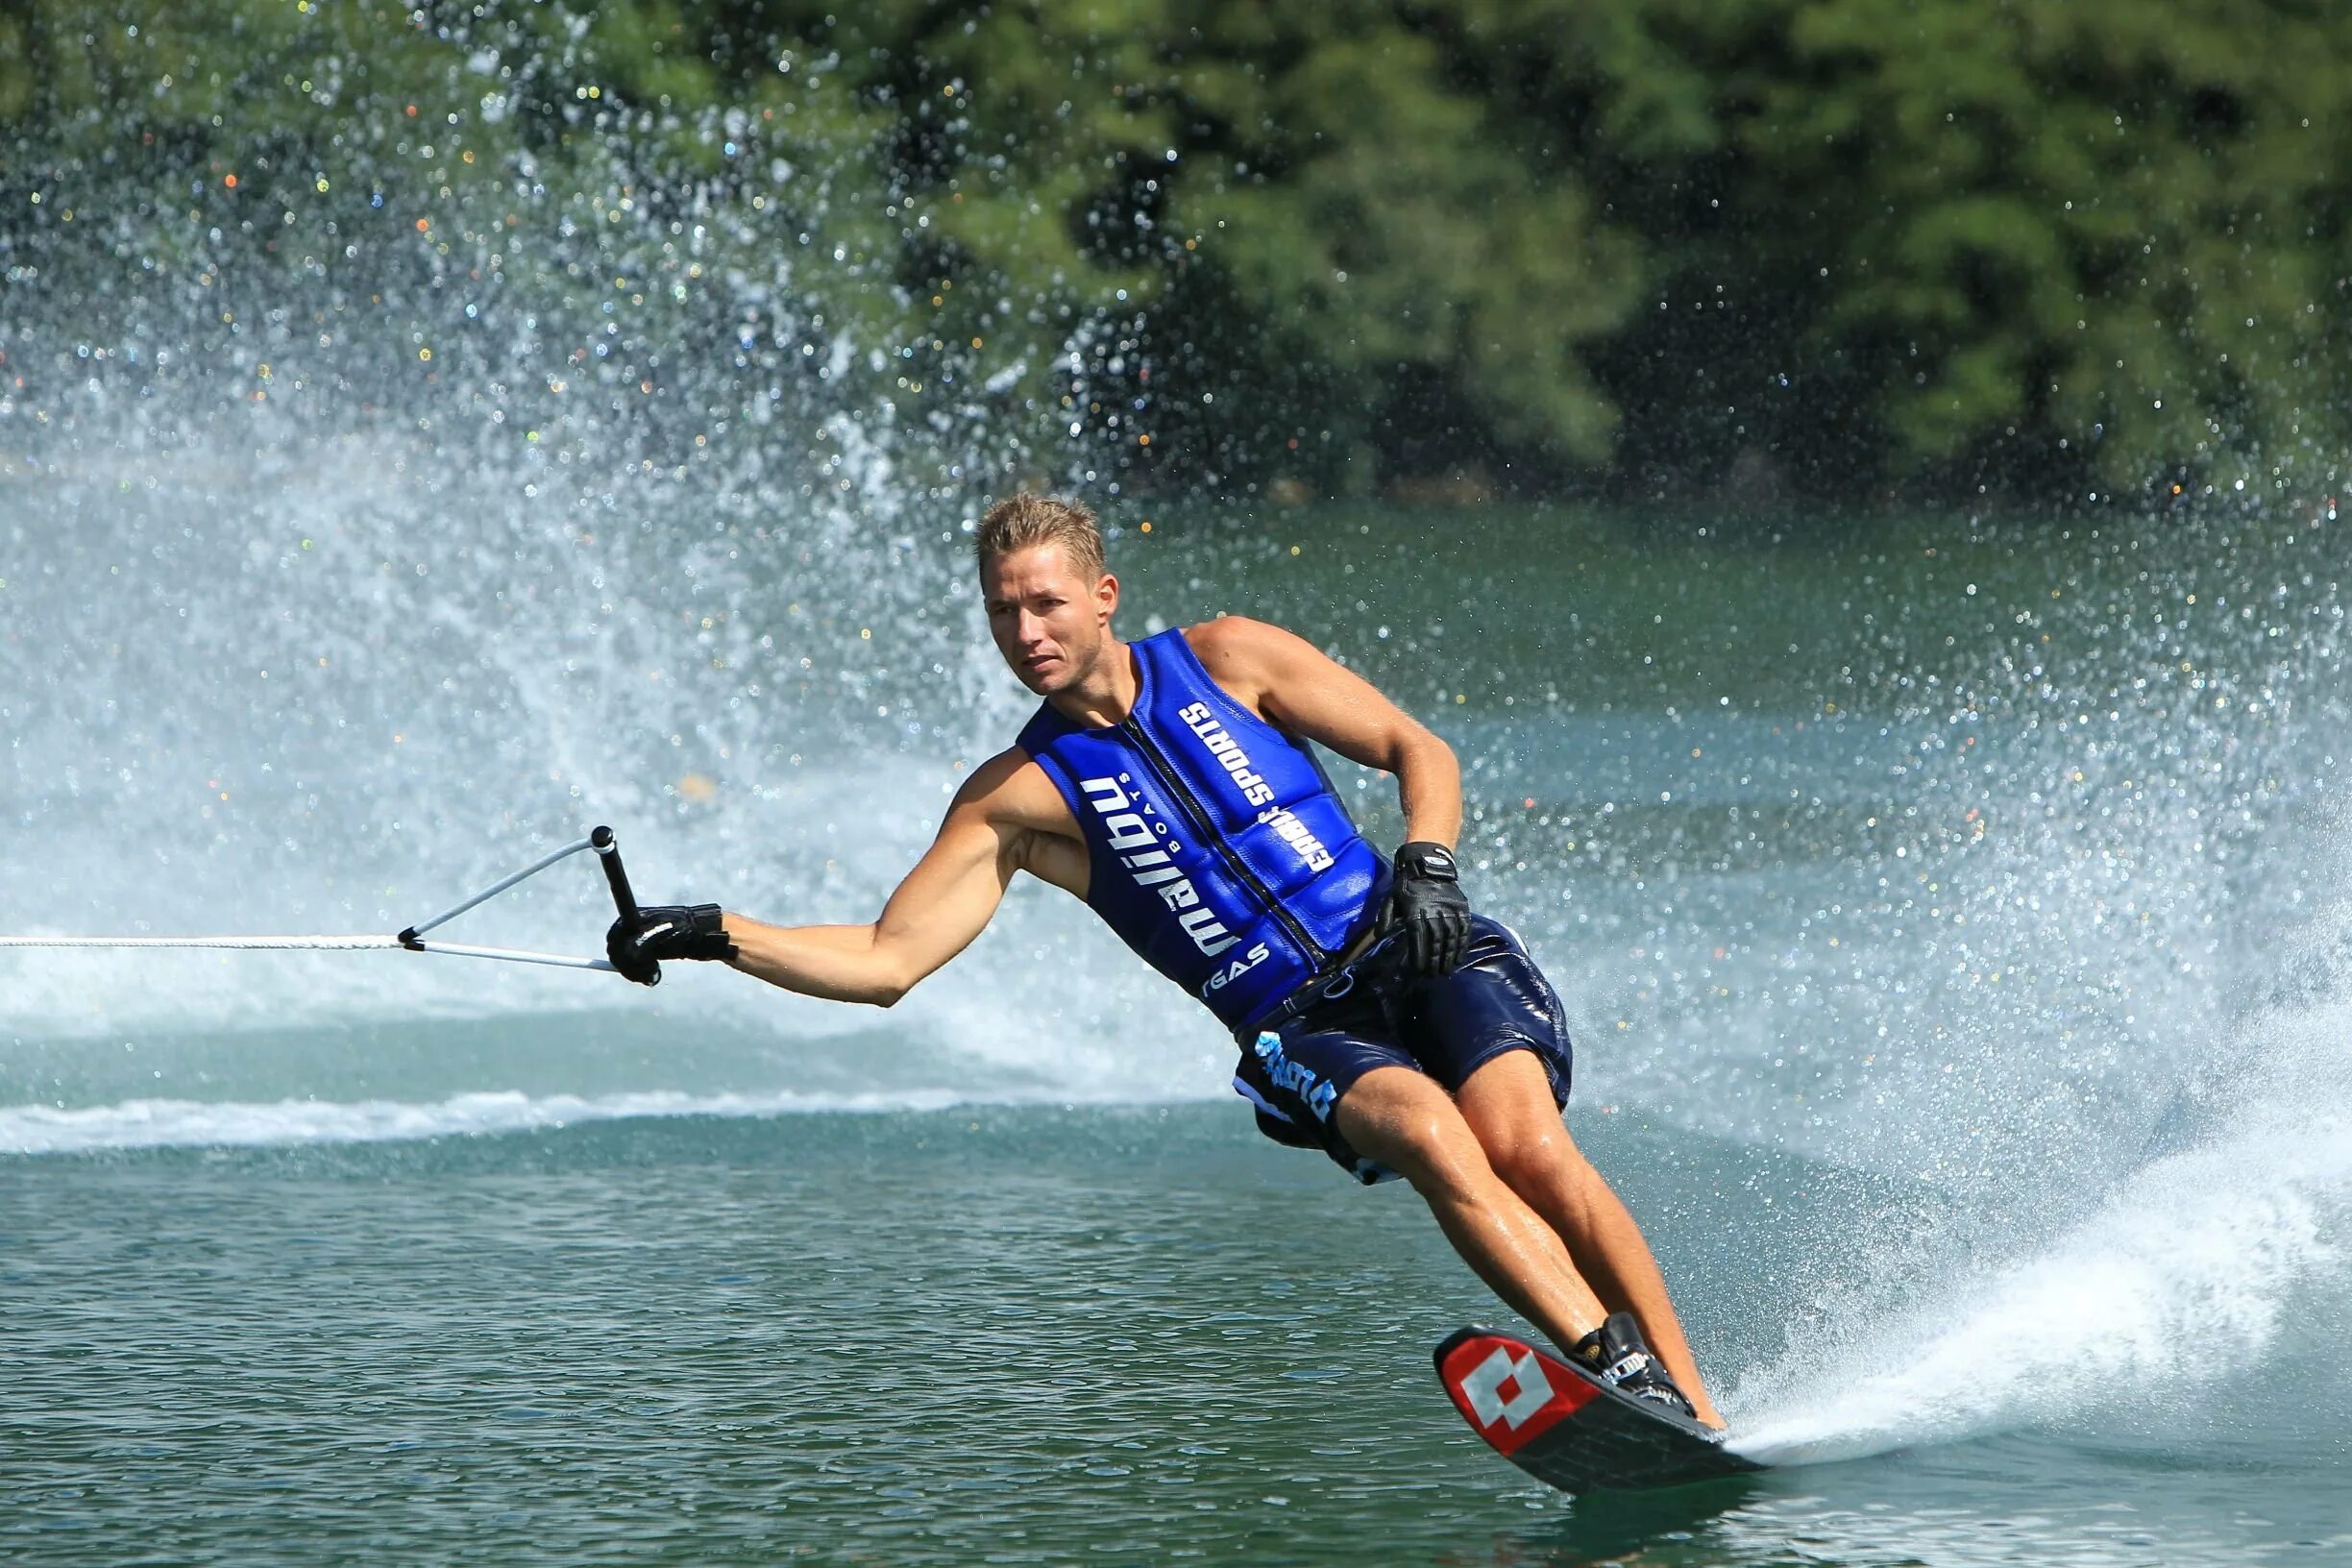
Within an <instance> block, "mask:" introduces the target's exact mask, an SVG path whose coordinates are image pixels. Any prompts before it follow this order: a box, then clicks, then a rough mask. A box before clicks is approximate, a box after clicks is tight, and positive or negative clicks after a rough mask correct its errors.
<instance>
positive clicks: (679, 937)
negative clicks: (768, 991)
mask: <svg viewBox="0 0 2352 1568" xmlns="http://www.w3.org/2000/svg"><path fill="white" fill-rule="evenodd" d="M723 919H724V914H723V911H722V910H721V909H720V908H719V906H718V905H717V904H658V905H655V906H654V907H653V908H650V909H641V910H639V911H638V912H637V918H636V919H634V920H630V919H618V920H615V921H613V923H612V929H611V930H609V931H607V932H605V933H604V956H605V957H606V958H609V959H610V960H612V967H613V968H616V969H619V970H620V971H621V974H622V976H623V978H625V979H629V980H634V981H636V982H637V983H638V984H639V985H641V986H651V985H658V984H660V983H661V968H660V965H661V961H662V960H663V959H665V958H696V959H715V960H719V961H721V962H724V961H725V960H727V959H731V958H733V957H734V956H735V943H734V942H733V940H732V939H730V938H729V937H728V936H727V934H726V927H725V925H724V924H723V923H722V922H723Z"/></svg>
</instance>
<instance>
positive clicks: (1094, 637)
mask: <svg viewBox="0 0 2352 1568" xmlns="http://www.w3.org/2000/svg"><path fill="white" fill-rule="evenodd" d="M980 592H981V595H982V597H983V599H984V600H986V602H987V604H988V619H989V634H990V635H991V636H992V637H994V638H995V639H996V651H997V652H999V653H1002V654H1003V655H1004V658H1005V663H1007V664H1009V665H1011V666H1012V667H1013V673H1014V674H1016V675H1018V676H1019V677H1020V683H1021V684H1022V685H1023V686H1026V687H1028V688H1029V689H1030V690H1031V691H1033V692H1035V693H1037V694H1038V696H1040V697H1051V696H1053V695H1054V694H1055V693H1056V692H1066V691H1068V690H1069V689H1071V688H1072V687H1074V686H1076V685H1078V684H1080V683H1081V682H1082V681H1084V680H1085V679H1086V678H1087V677H1088V676H1089V675H1090V674H1093V673H1094V669H1095V666H1096V665H1097V664H1098V663H1099V662H1100V660H1101V658H1102V654H1103V649H1104V646H1105V645H1106V644H1108V643H1109V642H1110V640H1111V612H1112V611H1113V610H1114V609H1116V608H1117V607H1118V579H1117V578H1116V577H1115V576H1111V574H1109V573H1108V572H1106V573H1104V574H1103V575H1102V576H1100V577H1098V578H1096V579H1095V580H1094V581H1092V582H1089V581H1088V580H1087V579H1086V577H1085V576H1084V575H1082V574H1081V573H1080V572H1079V570H1078V569H1077V568H1076V567H1075V566H1073V565H1071V564H1070V558H1069V552H1068V551H1066V550H1064V549H1063V548H1062V547H1061V546H1060V545H1051V544H1048V545H1033V546H1031V547H1030V548H1029V549H1027V550H1017V551H1011V552H1009V553H1007V554H1003V555H992V556H990V557H989V558H988V559H987V560H986V561H983V562H982V563H981V565H980Z"/></svg>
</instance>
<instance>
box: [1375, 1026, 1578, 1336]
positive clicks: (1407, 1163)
mask: <svg viewBox="0 0 2352 1568" xmlns="http://www.w3.org/2000/svg"><path fill="white" fill-rule="evenodd" d="M1544 1103H1545V1104H1546V1105H1549V1104H1550V1103H1551V1101H1550V1100H1549V1099H1547V1100H1546V1101H1545V1102H1544ZM1334 1115H1336V1116H1337V1117H1338V1118H1339V1121H1338V1126H1339V1132H1340V1135H1341V1136H1342V1137H1344V1138H1345V1139H1347V1140H1348V1142H1350V1143H1351V1144H1353V1145H1355V1148H1356V1152H1357V1153H1359V1154H1361V1155H1364V1156H1365V1157H1367V1158H1369V1159H1373V1160H1377V1161H1379V1162H1380V1163H1381V1164H1384V1165H1386V1166H1387V1167H1388V1168H1389V1169H1390V1170H1393V1171H1395V1172H1396V1173H1397V1174H1398V1175H1400V1176H1402V1177H1404V1178H1405V1179H1406V1180H1407V1181H1409V1182H1410V1183H1411V1184H1412V1185H1413V1189H1414V1190H1415V1191H1417V1192H1419V1193H1420V1194H1421V1196H1422V1197H1423V1199H1425V1200H1426V1201H1427V1202H1428V1204H1429V1206H1430V1213H1433V1214H1434V1215H1435V1216H1436V1218H1437V1225H1438V1228H1439V1229H1441V1230H1442V1231H1444V1232H1445V1236H1446V1239H1447V1240H1449V1241H1451V1242H1453V1243H1454V1250H1455V1251H1456V1252H1458V1253H1460V1254H1461V1256H1462V1261H1463V1262H1466V1263H1468V1264H1469V1265H1470V1266H1471V1268H1472V1269H1473V1270H1475V1271H1476V1272H1477V1274H1478V1276H1479V1278H1480V1279H1482V1280H1484V1281H1485V1282H1486V1284H1487V1285H1488V1286H1489V1287H1491V1288H1492V1289H1493V1291H1494V1293H1495V1294H1496V1295H1498V1296H1501V1297H1502V1298H1503V1300H1504V1302H1505V1303H1506V1304H1507V1306H1509V1307H1510V1308H1511V1309H1512V1310H1513V1311H1516V1312H1518V1313H1519V1314H1520V1315H1521V1316H1523V1317H1525V1318H1526V1319H1528V1321H1530V1322H1531V1323H1533V1324H1534V1325H1535V1326H1536V1327H1537V1328H1539V1329H1541V1330H1543V1332H1544V1333H1546V1334H1548V1335H1551V1336H1552V1338H1553V1340H1554V1342H1555V1343H1556V1344H1560V1345H1563V1346H1565V1345H1573V1344H1575V1343H1576V1342H1577V1341H1578V1340H1579V1339H1580V1338H1582V1337H1583V1336H1584V1335H1588V1334H1590V1333H1591V1332H1592V1331H1593V1330H1595V1329H1597V1328H1599V1327H1600V1326H1601V1320H1602V1318H1603V1317H1604V1316H1605V1315H1606V1314H1605V1312H1604V1311H1602V1309H1601V1303H1600V1301H1599V1299H1598V1298H1597V1297H1595V1296H1594V1294H1593V1292H1592V1289H1591V1287H1590V1286H1587V1285H1586V1284H1585V1283H1584V1281H1583V1280H1582V1279H1581V1278H1580V1276H1579V1275H1578V1273H1577V1271H1576V1265H1575V1264H1574V1263H1572V1262H1569V1259H1568V1249H1567V1248H1566V1247H1564V1246H1562V1245H1561V1244H1560V1238H1559V1237H1558V1235H1557V1234H1556V1232H1555V1231H1554V1230H1553V1228H1552V1227H1551V1226H1550V1225H1548V1224H1546V1223H1545V1222H1544V1220H1543V1218H1542V1217H1541V1216H1540V1215H1538V1214H1537V1213H1535V1211H1533V1210H1532V1209H1530V1208H1529V1207H1528V1206H1527V1204H1526V1203H1525V1202H1523V1201H1522V1200H1521V1199H1520V1198H1519V1196H1518V1195H1517V1194H1516V1193H1514V1192H1512V1190H1511V1189H1510V1188H1509V1187H1508V1186H1507V1185H1505V1183H1504V1182H1503V1180H1502V1178H1500V1177H1498V1176H1497V1175H1496V1174H1495V1172H1494V1167H1493V1166H1492V1165H1490V1164H1487V1161H1486V1155H1485V1151H1484V1150H1482V1148H1481V1147H1480V1146H1479V1140H1478V1139H1477V1137H1476V1136H1475V1135H1474V1134H1473V1133H1472V1132H1471V1131H1470V1125H1469V1123H1467V1122H1465V1121H1464V1120H1463V1119H1462V1115H1461V1112H1460V1111H1459V1110H1458V1108H1457V1107H1456V1106H1455V1104H1454V1100H1453V1097H1452V1096H1451V1095H1449V1094H1447V1093H1446V1091H1445V1090H1443V1089H1440V1088H1439V1087H1438V1086H1437V1084H1436V1083H1435V1082H1434V1081H1433V1080H1432V1079H1429V1078H1427V1077H1424V1076H1423V1075H1422V1074H1420V1073H1418V1072H1415V1071H1413V1070H1412V1069H1411V1068H1409V1067H1375V1068H1373V1069H1372V1070H1371V1071H1370V1072H1367V1073H1365V1074H1364V1075H1363V1076H1362V1077H1361V1078H1359V1079H1357V1080H1356V1082H1355V1083H1354V1084H1353V1085H1352V1086H1351V1087H1350V1088H1349V1090H1348V1091H1347V1093H1346V1094H1345V1095H1344V1096H1343V1097H1342V1098H1341V1099H1340V1101H1339V1105H1338V1109H1337V1110H1336V1111H1335V1113H1334Z"/></svg>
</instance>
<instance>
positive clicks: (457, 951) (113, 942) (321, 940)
mask: <svg viewBox="0 0 2352 1568" xmlns="http://www.w3.org/2000/svg"><path fill="white" fill-rule="evenodd" d="M583 849H594V850H595V851H596V852H597V855H598V856H599V858H600V861H601V863H602V865H603V869H604V878H605V881H606V882H608V883H609V884H610V885H611V887H612V893H613V902H614V904H615V905H616V906H617V907H618V908H619V909H620V911H621V913H622V914H623V915H624V916H625V917H628V918H630V919H634V918H635V916H636V914H637V900H636V898H635V897H634V896H633V895H632V894H630V893H629V886H628V876H627V873H626V872H625V871H623V870H622V869H621V847H620V845H619V844H618V843H616V842H615V840H614V838H613V831H612V829H611V828H609V827H600V828H598V829H596V830H595V831H594V832H592V833H590V834H589V835H588V836H587V837H586V838H584V839H580V840H578V841H576V842H575V843H572V844H567V845H564V846H563V847H562V848H560V849H557V850H555V851H553V852H552V853H551V854H547V855H543V856H541V857H540V858H539V859H537V860H535V861H533V862H531V863H530V864H529V865H528V866H526V867H524V868H523V869H522V870H519V871H517V872H515V873H514V874H513V875H511V876H503V877H501V878H499V880H497V881H496V882H493V883H491V884H490V885H489V886H488V887H486V888H484V889H482V890H481V892H479V893H478V894H474V896H472V897H471V898H468V899H466V900H465V901H464V902H463V903H459V904H453V905H452V906H451V907H450V908H448V909H445V910H443V911H442V912H441V913H440V914H438V915H435V916H434V917H433V918H432V919H429V920H419V921H418V922H417V923H416V924H414V925H412V926H410V927H408V928H407V929H406V930H405V931H403V932H401V933H399V934H398V935H397V936H389V937H377V936H350V937H0V947H210V948H265V949H271V950H278V951H296V952H324V953H340V952H357V951H365V950H368V949H373V948H382V947H391V948H399V949H402V950H404V951H407V952H411V953H447V954H449V955H451V956H453V957H456V958H495V959H501V960H503V961H504V962H506V963H509V964H551V965H553V966H555V967H556V968H565V969H604V970H606V971H610V970H611V969H612V964H611V962H610V961H609V960H606V959H601V958H567V957H565V956H563V955H562V954H560V953H533V952H526V951H524V950H523V949H521V948H517V947H476V946H472V945H470V944H468V943H457V942H427V941H426V940H425V933H426V932H428V931H430V930H431V929H433V927H435V926H437V925H444V924H447V923H448V922H449V921H451V920H453V919H456V918H457V917H458V916H460V915H463V914H464V913H465V912H466V911H467V910H469V909H472V908H473V907H474V906H475V905H477V904H479V903H483V902H486V901H487V900H489V899H492V898H495V897H497V896H498V895H499V894H502V893H504V892H505V891H506V890H507V889H508V888H511V887H513V886H514V885H515V884H516V883H518V882H521V881H524V880H526V879H527V878H529V877H534V876H537V875H538V874H539V873H540V872H541V871H544V870H547V869H548V868H549V867H551V866H553V865H555V864H556V863H557V862H559V861H564V860H569V859H570V858H571V857H572V856H574V855H576V854H578V853H579V852H580V851H581V850H583Z"/></svg>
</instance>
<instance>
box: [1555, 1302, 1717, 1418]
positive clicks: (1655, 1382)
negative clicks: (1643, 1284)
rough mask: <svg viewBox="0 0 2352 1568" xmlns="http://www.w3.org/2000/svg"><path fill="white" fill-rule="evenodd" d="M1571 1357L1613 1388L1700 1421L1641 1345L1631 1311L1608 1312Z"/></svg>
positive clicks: (1583, 1339)
mask: <svg viewBox="0 0 2352 1568" xmlns="http://www.w3.org/2000/svg"><path fill="white" fill-rule="evenodd" d="M1568 1354H1569V1355H1570V1356H1572V1357H1574V1358H1575V1359H1576V1360H1578V1361H1580V1362H1581V1363H1582V1364H1584V1365H1585V1366H1587V1367H1590V1368H1591V1369H1592V1370H1593V1371H1594V1372H1595V1373H1596V1374H1598V1375H1599V1377H1600V1379H1601V1381H1602V1382H1603V1383H1605V1384H1608V1385H1609V1386H1610V1387H1612V1388H1617V1389H1622V1390H1623V1391H1625V1392H1626V1393H1629V1394H1631V1395H1632V1396H1633V1397H1634V1398H1635V1399H1646V1400H1649V1401H1651V1402H1652V1403H1654V1404H1656V1405H1659V1406H1661V1407H1663V1408H1664V1409H1670V1410H1672V1411H1674V1412H1675V1414H1677V1415H1678V1416H1681V1417H1683V1418H1684V1419H1685V1420H1690V1421H1696V1420H1697V1419H1699V1412H1698V1411H1696V1410H1694V1409H1691V1402H1690V1400H1689V1399H1688V1398H1687V1397H1686V1396H1685V1395H1684V1394H1683V1392H1682V1390H1681V1389H1679V1388H1678V1387H1676V1386H1675V1382H1674V1379H1672V1378H1670V1377H1668V1376H1667V1375H1666V1369H1665V1368H1664V1367H1662V1366H1660V1365H1658V1362H1657V1358H1656V1357H1655V1356H1653V1355H1651V1354H1650V1347H1649V1346H1648V1345H1647V1344H1645V1343H1643V1342H1642V1335H1641V1325H1640V1324H1638V1323H1636V1322H1634V1321H1633V1314H1632V1313H1631V1312H1611V1313H1609V1315H1608V1321H1607V1322H1605V1323H1604V1324H1602V1325H1601V1326H1600V1327H1599V1328H1597V1329H1595V1330H1593V1332H1592V1333H1590V1334H1588V1335H1585V1336H1584V1337H1583V1338H1581V1339H1579V1340H1578V1341H1577V1342H1576V1343H1575V1344H1573V1345H1571V1346H1570V1347H1569V1348H1568Z"/></svg>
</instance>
